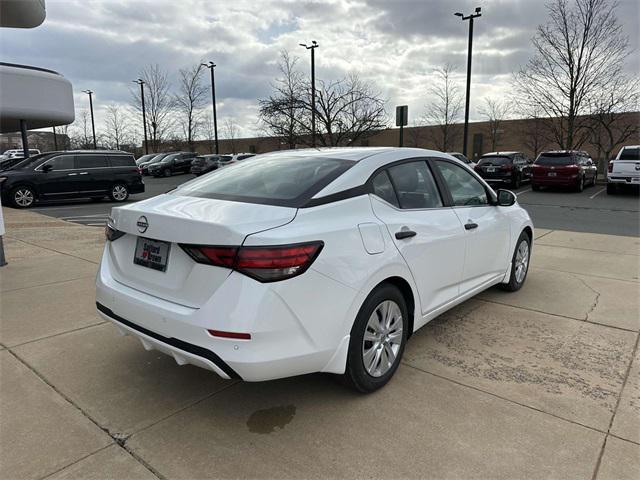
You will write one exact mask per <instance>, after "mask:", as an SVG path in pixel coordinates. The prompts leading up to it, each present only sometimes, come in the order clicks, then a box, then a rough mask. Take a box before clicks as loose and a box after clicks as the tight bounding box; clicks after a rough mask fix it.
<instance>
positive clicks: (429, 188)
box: [389, 161, 443, 208]
mask: <svg viewBox="0 0 640 480" xmlns="http://www.w3.org/2000/svg"><path fill="white" fill-rule="evenodd" d="M389 176H390V177H391V182H392V184H393V186H394V187H395V191H396V193H397V196H398V202H399V203H400V208H437V207H442V205H443V204H442V199H441V198H440V193H439V192H438V187H437V186H436V182H435V180H434V179H433V176H432V175H431V171H430V170H429V167H428V166H427V162H425V161H418V162H409V163H401V164H400V165H396V166H394V167H390V168H389Z"/></svg>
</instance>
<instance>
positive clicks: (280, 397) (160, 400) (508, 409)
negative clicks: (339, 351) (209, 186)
mask: <svg viewBox="0 0 640 480" xmlns="http://www.w3.org/2000/svg"><path fill="white" fill-rule="evenodd" d="M4 214H5V221H6V223H7V236H6V238H5V246H6V252H7V259H8V261H9V265H7V266H6V267H3V268H2V269H0V291H1V294H0V295H1V301H0V316H1V321H0V387H1V389H0V478H3V479H5V478H6V479H23V478H57V479H60V478H66V479H69V478H95V479H101V478H141V479H150V478H209V477H216V478H245V477H261V478H265V477H267V478H276V477H277V478H328V477H330V478H345V477H375V478H389V477H393V478H452V479H454V478H455V479H460V478H509V479H519V478H523V479H524V478H527V479H528V478H585V479H591V478H594V479H610V478H611V479H613V478H640V354H639V353H638V336H639V331H640V295H639V293H640V283H639V280H638V279H639V275H640V244H639V240H638V238H637V237H618V236H616V237H613V236H607V235H594V234H584V233H574V232H563V231H558V230H554V231H550V230H543V229H538V230H537V231H536V236H537V237H538V238H537V241H536V245H535V247H534V255H533V259H532V265H531V271H530V273H529V278H528V280H527V284H526V285H525V287H524V288H523V289H522V290H521V291H519V292H517V293H515V294H509V293H505V292H503V291H501V290H499V289H491V290H489V291H486V292H484V293H482V294H481V295H479V296H478V297H476V298H474V299H472V300H470V301H468V302H465V303H464V304H462V305H460V306H458V307H457V308H455V309H453V310H451V311H450V312H447V313H445V314H444V315H442V316H441V317H439V318H437V319H436V320H434V321H433V322H431V323H430V324H429V325H427V326H426V327H424V328H423V329H421V330H420V331H418V332H417V333H416V334H415V335H414V336H413V338H412V339H411V341H410V342H409V344H408V346H407V350H406V352H405V357H404V362H403V365H402V366H401V367H400V369H399V370H398V373H397V375H396V377H395V378H394V379H393V381H392V382H391V383H390V384H389V385H388V386H387V387H385V388H384V389H382V390H381V391H379V392H376V393H374V394H372V395H367V396H363V395H359V394H356V393H354V392H352V391H350V390H348V389H345V388H344V387H342V386H341V385H339V384H337V383H336V382H333V381H332V379H331V378H330V377H328V376H325V375H308V376H304V377H296V378H292V379H285V380H279V381H274V382H265V383H254V384H251V383H243V382H235V381H225V380H222V379H220V378H218V377H216V376H215V375H212V374H211V373H209V372H207V371H204V370H201V369H198V368H195V367H192V366H183V367H180V366H178V365H176V364H175V362H174V361H173V359H171V358H169V357H166V356H164V355H161V354H159V353H157V352H146V351H145V350H144V349H143V348H142V347H141V345H140V344H139V342H137V341H135V340H134V339H132V338H131V337H120V336H119V335H118V334H117V333H116V330H115V328H114V327H112V326H111V325H110V324H108V323H105V322H103V321H102V320H101V319H100V318H99V317H98V316H97V315H96V314H95V312H94V300H95V299H94V287H93V282H94V276H95V271H96V268H97V262H98V261H99V257H100V252H101V249H102V245H103V238H102V231H101V229H97V228H92V227H84V226H78V225H74V224H70V223H67V222H64V221H61V220H58V219H54V218H51V217H45V216H42V215H39V214H37V213H33V212H23V211H15V210H10V209H5V210H4Z"/></svg>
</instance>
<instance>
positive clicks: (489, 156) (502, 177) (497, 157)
mask: <svg viewBox="0 0 640 480" xmlns="http://www.w3.org/2000/svg"><path fill="white" fill-rule="evenodd" d="M474 170H475V171H476V172H477V173H478V174H479V175H480V176H481V177H482V178H484V179H485V181H487V182H489V183H492V182H500V183H508V184H509V185H511V186H512V187H513V188H518V187H519V186H520V184H521V183H522V182H524V181H530V180H531V160H529V158H527V156H526V155H525V154H524V153H522V152H493V153H485V154H484V155H482V157H480V159H479V160H478V164H477V165H476V166H475V167H474Z"/></svg>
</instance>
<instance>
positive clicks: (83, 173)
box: [78, 172, 89, 175]
mask: <svg viewBox="0 0 640 480" xmlns="http://www.w3.org/2000/svg"><path fill="white" fill-rule="evenodd" d="M78 175H89V172H80V173H79V174H78Z"/></svg>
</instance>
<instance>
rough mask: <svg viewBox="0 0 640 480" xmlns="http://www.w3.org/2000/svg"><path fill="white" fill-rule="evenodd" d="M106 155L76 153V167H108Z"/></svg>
mask: <svg viewBox="0 0 640 480" xmlns="http://www.w3.org/2000/svg"><path fill="white" fill-rule="evenodd" d="M108 166H109V163H108V162H107V156H106V155H78V156H76V168H104V167H108Z"/></svg>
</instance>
